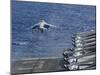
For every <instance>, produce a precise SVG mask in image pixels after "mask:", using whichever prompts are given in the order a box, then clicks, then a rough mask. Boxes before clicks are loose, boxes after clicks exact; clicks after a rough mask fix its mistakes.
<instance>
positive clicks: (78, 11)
mask: <svg viewBox="0 0 100 75" xmlns="http://www.w3.org/2000/svg"><path fill="white" fill-rule="evenodd" d="M95 14H96V7H95V6H89V5H72V4H57V3H40V2H22V1H12V12H11V15H12V32H11V33H12V49H11V57H12V59H20V58H35V57H39V58H41V57H62V53H63V50H64V49H65V48H71V47H72V44H71V43H72V40H71V36H72V35H73V34H74V33H77V32H82V31H90V30H95V27H96V18H95ZM41 20H45V21H46V22H47V23H49V24H53V25H55V26H57V28H50V29H48V30H46V31H45V32H43V33H41V32H40V31H38V30H32V29H31V27H32V26H34V24H36V23H38V22H39V21H41Z"/></svg>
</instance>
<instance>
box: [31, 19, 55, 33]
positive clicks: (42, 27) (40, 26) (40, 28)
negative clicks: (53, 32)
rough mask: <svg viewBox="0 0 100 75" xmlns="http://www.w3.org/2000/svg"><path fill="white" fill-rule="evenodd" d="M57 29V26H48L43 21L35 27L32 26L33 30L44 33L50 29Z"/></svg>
mask: <svg viewBox="0 0 100 75" xmlns="http://www.w3.org/2000/svg"><path fill="white" fill-rule="evenodd" d="M55 27H56V26H54V25H52V24H48V23H47V22H46V21H45V20H41V21H40V22H39V23H37V24H35V25H34V26H32V30H34V29H38V30H40V31H41V32H42V33H43V32H44V31H45V30H47V29H48V28H55Z"/></svg>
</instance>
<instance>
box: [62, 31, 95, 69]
mask: <svg viewBox="0 0 100 75" xmlns="http://www.w3.org/2000/svg"><path fill="white" fill-rule="evenodd" d="M72 45H73V48H68V49H66V50H65V51H64V53H63V56H64V65H63V66H64V68H65V69H66V70H86V69H95V68H96V32H95V31H89V32H81V33H77V34H74V35H73V36H72Z"/></svg>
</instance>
